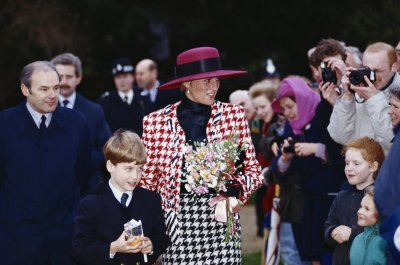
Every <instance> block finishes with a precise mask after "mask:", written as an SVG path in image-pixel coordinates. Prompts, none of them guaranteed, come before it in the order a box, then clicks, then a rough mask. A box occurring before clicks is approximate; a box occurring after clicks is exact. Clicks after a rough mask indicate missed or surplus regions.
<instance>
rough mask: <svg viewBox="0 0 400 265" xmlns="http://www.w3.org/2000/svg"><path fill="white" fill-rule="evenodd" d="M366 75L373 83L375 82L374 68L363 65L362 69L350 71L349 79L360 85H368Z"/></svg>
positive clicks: (352, 82)
mask: <svg viewBox="0 0 400 265" xmlns="http://www.w3.org/2000/svg"><path fill="white" fill-rule="evenodd" d="M364 76H366V77H367V78H368V79H369V80H370V81H371V82H372V83H374V82H375V80H376V75H375V71H374V70H371V69H370V68H369V67H362V68H360V69H357V70H352V71H350V74H349V81H350V83H351V84H353V85H355V86H359V85H361V84H364V85H368V84H367V83H366V82H365V80H364Z"/></svg>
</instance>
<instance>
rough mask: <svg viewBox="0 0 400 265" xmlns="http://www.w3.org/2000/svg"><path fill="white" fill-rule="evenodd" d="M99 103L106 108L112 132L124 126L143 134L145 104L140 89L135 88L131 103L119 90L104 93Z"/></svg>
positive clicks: (105, 111)
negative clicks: (126, 101)
mask: <svg viewBox="0 0 400 265" xmlns="http://www.w3.org/2000/svg"><path fill="white" fill-rule="evenodd" d="M98 103H99V104H100V105H101V107H102V108H103V110H104V114H105V115H106V120H107V122H108V125H109V126H110V129H111V131H112V132H115V131H116V130H118V129H121V128H122V129H127V130H131V131H133V132H135V133H137V134H138V135H139V136H141V135H142V133H143V124H142V123H143V117H144V112H145V105H144V101H143V97H142V96H140V91H139V90H136V89H135V90H134V95H133V99H132V102H131V104H130V105H128V104H127V103H125V102H124V101H123V100H122V98H121V97H120V96H119V95H118V92H117V91H113V92H110V93H109V92H106V93H104V94H103V95H102V97H101V98H100V99H99V101H98Z"/></svg>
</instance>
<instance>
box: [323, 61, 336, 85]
mask: <svg viewBox="0 0 400 265" xmlns="http://www.w3.org/2000/svg"><path fill="white" fill-rule="evenodd" d="M320 66H321V73H322V81H323V82H324V83H328V82H330V83H333V84H336V83H337V78H336V72H335V71H333V70H332V69H331V68H328V65H327V63H326V62H321V64H320Z"/></svg>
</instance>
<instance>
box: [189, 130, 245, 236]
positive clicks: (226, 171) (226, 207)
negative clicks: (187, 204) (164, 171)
mask: <svg viewBox="0 0 400 265" xmlns="http://www.w3.org/2000/svg"><path fill="white" fill-rule="evenodd" d="M244 149H245V147H244V146H243V145H242V146H240V144H239V137H238V135H231V136H229V137H227V138H225V139H224V140H222V141H220V142H214V143H208V144H205V143H203V142H200V143H199V142H195V143H194V148H193V147H192V146H191V145H186V146H185V152H184V156H185V169H186V172H185V173H184V174H185V176H186V179H187V184H186V185H185V188H186V190H188V191H189V192H193V193H195V194H196V195H201V194H206V193H208V192H209V189H211V188H212V189H215V191H216V192H217V194H218V193H220V191H222V192H226V191H227V188H226V184H227V183H228V182H229V181H230V180H232V175H233V174H234V173H235V171H236V170H237V169H238V168H239V167H240V166H241V165H238V166H235V162H236V161H238V159H239V155H240V153H241V152H242V151H243V150H244ZM214 205H216V214H215V217H216V220H217V221H221V222H226V223H227V232H226V234H225V241H227V242H228V241H230V239H231V238H233V237H235V235H236V228H237V222H238V220H234V213H235V212H238V211H239V205H238V201H237V200H236V198H233V197H230V198H226V197H225V196H223V195H217V196H216V197H215V198H213V199H212V200H211V201H210V206H214ZM221 209H222V210H221Z"/></svg>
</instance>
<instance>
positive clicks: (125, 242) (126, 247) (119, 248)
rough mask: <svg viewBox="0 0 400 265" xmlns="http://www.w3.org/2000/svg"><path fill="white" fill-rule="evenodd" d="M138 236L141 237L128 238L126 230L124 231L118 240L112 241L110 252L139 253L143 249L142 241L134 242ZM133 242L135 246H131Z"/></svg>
mask: <svg viewBox="0 0 400 265" xmlns="http://www.w3.org/2000/svg"><path fill="white" fill-rule="evenodd" d="M138 238H139V237H132V238H128V235H127V234H126V233H125V231H124V232H122V234H121V235H120V236H119V238H118V239H117V240H115V241H113V242H111V244H110V253H112V254H115V253H117V252H121V253H138V252H139V251H141V248H142V244H141V241H139V242H138V243H137V244H134V242H135V241H137V240H138ZM131 244H132V245H133V246H131Z"/></svg>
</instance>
